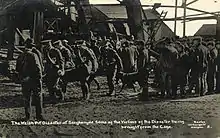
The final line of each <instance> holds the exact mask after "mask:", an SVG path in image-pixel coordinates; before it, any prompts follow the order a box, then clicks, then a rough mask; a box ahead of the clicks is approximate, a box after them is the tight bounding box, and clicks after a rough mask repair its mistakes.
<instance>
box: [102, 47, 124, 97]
mask: <svg viewBox="0 0 220 138" xmlns="http://www.w3.org/2000/svg"><path fill="white" fill-rule="evenodd" d="M100 51H101V62H102V63H101V64H102V66H103V69H104V71H105V75H106V76H107V83H108V87H109V92H108V93H107V95H108V96H112V95H115V85H114V80H115V77H116V74H117V73H118V72H121V71H122V70H123V65H122V60H121V58H120V56H119V55H118V53H117V52H116V51H115V50H114V49H113V48H112V45H111V43H106V45H104V46H102V47H101V48H100Z"/></svg>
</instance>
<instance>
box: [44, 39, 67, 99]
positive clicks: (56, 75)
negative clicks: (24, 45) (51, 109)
mask: <svg viewBox="0 0 220 138" xmlns="http://www.w3.org/2000/svg"><path fill="white" fill-rule="evenodd" d="M42 43H46V44H45V46H44V57H45V61H46V64H45V73H46V76H45V79H46V86H47V88H48V91H49V95H50V98H51V100H53V101H54V100H55V99H56V96H59V99H60V100H64V95H63V93H62V90H61V88H60V85H59V83H60V77H61V76H63V75H64V73H65V71H64V58H63V57H62V54H61V52H60V51H59V50H58V49H57V48H54V47H53V46H52V42H51V41H43V42H42Z"/></svg>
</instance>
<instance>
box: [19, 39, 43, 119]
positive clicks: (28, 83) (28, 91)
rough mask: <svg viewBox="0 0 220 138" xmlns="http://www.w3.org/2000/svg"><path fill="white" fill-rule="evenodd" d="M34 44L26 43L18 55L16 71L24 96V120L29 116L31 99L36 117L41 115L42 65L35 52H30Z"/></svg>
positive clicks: (38, 117) (41, 117) (39, 117)
mask: <svg viewBox="0 0 220 138" xmlns="http://www.w3.org/2000/svg"><path fill="white" fill-rule="evenodd" d="M33 46H34V44H32V43H27V44H26V47H25V50H24V52H23V53H22V54H21V55H20V56H19V57H18V59H17V63H16V71H17V72H18V74H19V78H20V80H21V85H22V93H23V96H24V107H25V115H26V117H25V120H29V119H30V117H31V105H32V99H33V100H34V101H35V106H36V118H37V120H44V118H43V116H42V108H43V107H42V67H41V64H40V61H39V58H38V56H37V54H35V53H33V52H32V47H33Z"/></svg>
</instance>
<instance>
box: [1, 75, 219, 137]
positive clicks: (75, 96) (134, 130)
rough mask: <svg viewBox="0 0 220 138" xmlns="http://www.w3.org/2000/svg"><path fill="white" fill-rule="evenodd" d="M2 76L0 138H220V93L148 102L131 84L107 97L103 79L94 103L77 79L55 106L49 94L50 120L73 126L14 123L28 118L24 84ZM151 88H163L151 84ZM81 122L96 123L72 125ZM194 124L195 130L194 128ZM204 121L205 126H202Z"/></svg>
mask: <svg viewBox="0 0 220 138" xmlns="http://www.w3.org/2000/svg"><path fill="white" fill-rule="evenodd" d="M0 80H1V82H0V122H1V125H0V126H1V127H0V134H1V135H0V137H53V138H54V137H59V138H65V137H95V138H97V137H106V138H108V137H112V138H117V137H125V138H129V137H137V138H141V137H143V138H148V137H149V138H157V137H158V138H218V137H220V117H219V116H220V95H208V96H204V97H194V98H193V97H192V98H186V99H177V100H161V99H158V98H153V99H151V100H150V101H146V102H143V101H139V100H138V97H137V95H135V94H134V91H133V90H132V89H129V88H126V89H125V90H123V92H122V93H121V94H120V95H118V96H116V97H106V96H105V94H106V93H107V91H108V88H107V85H106V79H105V78H103V77H100V78H99V79H98V80H99V82H100V83H101V90H96V87H95V86H94V84H93V85H92V88H91V91H92V95H91V100H89V101H82V100H80V97H81V92H80V88H79V86H78V85H77V83H74V84H70V85H68V92H67V99H66V101H65V102H62V103H57V104H51V103H50V102H49V101H48V99H47V92H45V98H44V103H45V104H44V116H45V119H46V120H47V121H61V122H65V121H68V122H69V124H63V125H28V126H27V125H22V126H20V125H12V122H11V121H12V120H13V121H16V120H17V121H18V120H19V119H20V118H23V117H24V108H23V107H22V106H23V105H22V103H23V102H22V95H21V87H20V85H19V84H15V83H12V82H10V81H9V80H8V79H7V78H4V77H1V79H0ZM119 88H120V86H117V91H119ZM45 91H46V90H45ZM150 91H151V93H155V92H156V91H157V90H154V89H151V88H150ZM33 113H35V112H33ZM34 115H35V114H33V120H34ZM156 120H157V121H160V122H156ZM77 121H81V122H83V121H84V122H87V123H89V122H88V121H90V124H89V125H87V124H80V125H74V124H71V123H70V122H77ZM92 121H93V122H92ZM194 121H197V122H194ZM91 122H92V123H91ZM195 124H197V125H196V127H195ZM192 125H194V127H195V128H190V127H191V126H192ZM199 125H200V126H202V127H203V128H200V129H199V128H198V126H199ZM157 127H158V128H157ZM169 127H171V128H169Z"/></svg>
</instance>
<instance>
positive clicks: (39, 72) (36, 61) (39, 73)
mask: <svg viewBox="0 0 220 138" xmlns="http://www.w3.org/2000/svg"><path fill="white" fill-rule="evenodd" d="M33 55H34V56H33V60H34V65H35V72H36V74H35V75H36V79H42V67H41V63H40V59H39V58H38V56H37V55H36V54H34V53H33Z"/></svg>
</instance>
